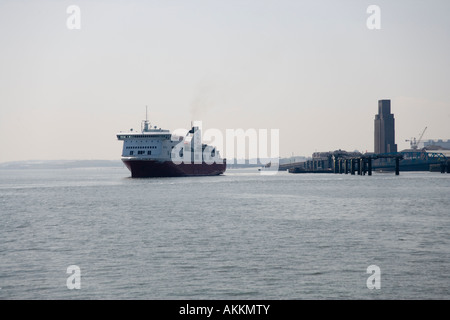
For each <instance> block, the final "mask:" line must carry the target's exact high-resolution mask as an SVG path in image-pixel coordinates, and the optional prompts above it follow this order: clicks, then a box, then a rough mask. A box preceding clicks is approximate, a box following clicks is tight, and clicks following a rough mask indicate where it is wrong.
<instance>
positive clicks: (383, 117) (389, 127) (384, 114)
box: [374, 100, 397, 153]
mask: <svg viewBox="0 0 450 320" xmlns="http://www.w3.org/2000/svg"><path fill="white" fill-rule="evenodd" d="M374 152H375V153H390V152H397V145H396V144H395V119H394V115H393V114H391V100H379V101H378V114H376V115H375V150H374Z"/></svg>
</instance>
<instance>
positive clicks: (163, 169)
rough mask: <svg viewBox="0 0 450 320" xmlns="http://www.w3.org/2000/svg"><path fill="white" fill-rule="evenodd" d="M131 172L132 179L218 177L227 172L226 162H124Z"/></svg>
mask: <svg viewBox="0 0 450 320" xmlns="http://www.w3.org/2000/svg"><path fill="white" fill-rule="evenodd" d="M122 161H123V163H124V164H125V165H126V166H127V168H128V169H129V170H130V172H131V177H132V178H149V177H185V176H217V175H220V174H222V173H224V172H225V170H226V167H227V165H226V161H225V160H224V161H223V164H221V163H213V164H207V163H205V162H203V163H202V164H184V163H182V164H175V163H173V162H172V161H164V162H160V161H155V160H125V159H123V160H122Z"/></svg>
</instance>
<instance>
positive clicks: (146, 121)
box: [142, 106, 149, 132]
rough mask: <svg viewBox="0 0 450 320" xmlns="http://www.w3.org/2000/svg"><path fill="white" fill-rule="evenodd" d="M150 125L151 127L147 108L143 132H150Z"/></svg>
mask: <svg viewBox="0 0 450 320" xmlns="http://www.w3.org/2000/svg"><path fill="white" fill-rule="evenodd" d="M148 125H149V122H148V107H147V106H145V120H144V129H143V130H142V132H148V131H149V129H148Z"/></svg>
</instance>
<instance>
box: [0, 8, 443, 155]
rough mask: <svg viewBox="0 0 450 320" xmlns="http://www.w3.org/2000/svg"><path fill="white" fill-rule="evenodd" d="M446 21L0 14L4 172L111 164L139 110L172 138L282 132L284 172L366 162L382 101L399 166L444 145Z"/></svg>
mask: <svg viewBox="0 0 450 320" xmlns="http://www.w3.org/2000/svg"><path fill="white" fill-rule="evenodd" d="M70 5H76V6H78V7H79V8H80V13H81V14H80V23H81V24H80V26H81V29H79V30H77V29H74V30H71V29H68V27H67V25H66V22H67V19H68V18H69V17H70V16H71V14H68V13H67V12H66V10H67V8H68V7H69V6H70ZM369 5H378V6H379V7H380V8H381V29H380V30H370V29H368V28H367V25H366V21H367V19H368V18H369V16H370V14H368V13H367V12H366V10H367V8H368V6H369ZM449 17H450V1H448V0H442V1H439V0H431V1H417V0H416V1H414V0H395V1H381V0H373V1H372V0H371V1H363V0H352V1H351V0H347V1H337V0H305V1H301V0H295V1H286V0H276V1H275V0H273V1H264V0H220V1H219V0H208V1H206V0H205V1H194V0H179V1H175V0H174V1H170V0H164V1H163V0H155V1H148V0H147V1H144V0H142V1H137V0H134V1H130V0H127V1H125V0H120V1H119V0H116V1H110V0H109V1H94V0H89V1H77V0H72V1H57V0H54V1H37V0H33V1H5V0H0V45H1V47H0V147H1V150H2V151H1V153H0V162H6V161H15V160H31V159H120V155H121V149H122V145H121V142H119V141H117V140H116V136H115V134H116V133H117V132H119V131H121V130H128V129H130V128H135V129H138V128H139V127H140V121H141V120H142V119H143V118H144V116H145V106H146V105H147V106H148V107H149V116H150V120H151V122H152V124H153V125H157V126H160V127H162V128H165V129H170V130H174V129H177V128H187V129H188V128H189V125H190V122H191V120H201V121H202V122H203V128H204V129H207V128H218V129H220V130H223V131H224V132H225V129H238V128H242V129H249V128H254V129H279V130H280V154H281V155H282V156H289V155H291V154H292V153H294V154H295V155H305V156H310V155H311V154H312V153H313V152H314V151H330V150H336V149H339V148H341V149H345V150H355V149H357V150H360V151H366V150H368V151H373V148H374V138H373V131H374V129H373V126H374V123H373V122H374V115H375V113H376V112H377V108H378V107H377V104H378V100H380V99H391V100H392V112H393V113H394V115H395V119H396V142H397V143H398V146H399V150H401V149H404V148H407V147H408V146H409V143H408V142H405V139H409V138H411V137H417V138H418V136H419V135H420V133H421V132H422V130H423V129H424V128H425V126H427V127H428V129H427V132H426V134H425V137H424V138H427V139H432V138H433V139H437V138H443V139H450V18H449Z"/></svg>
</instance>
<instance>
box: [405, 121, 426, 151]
mask: <svg viewBox="0 0 450 320" xmlns="http://www.w3.org/2000/svg"><path fill="white" fill-rule="evenodd" d="M426 130H427V127H425V129H423V131H422V134H421V135H420V137H419V139H418V140H416V138H411V140H405V141H407V142H408V141H409V144H410V146H411V149H414V150H417V148H418V147H419V143H420V141H422V138H423V135H424V134H425V131H426Z"/></svg>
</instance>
